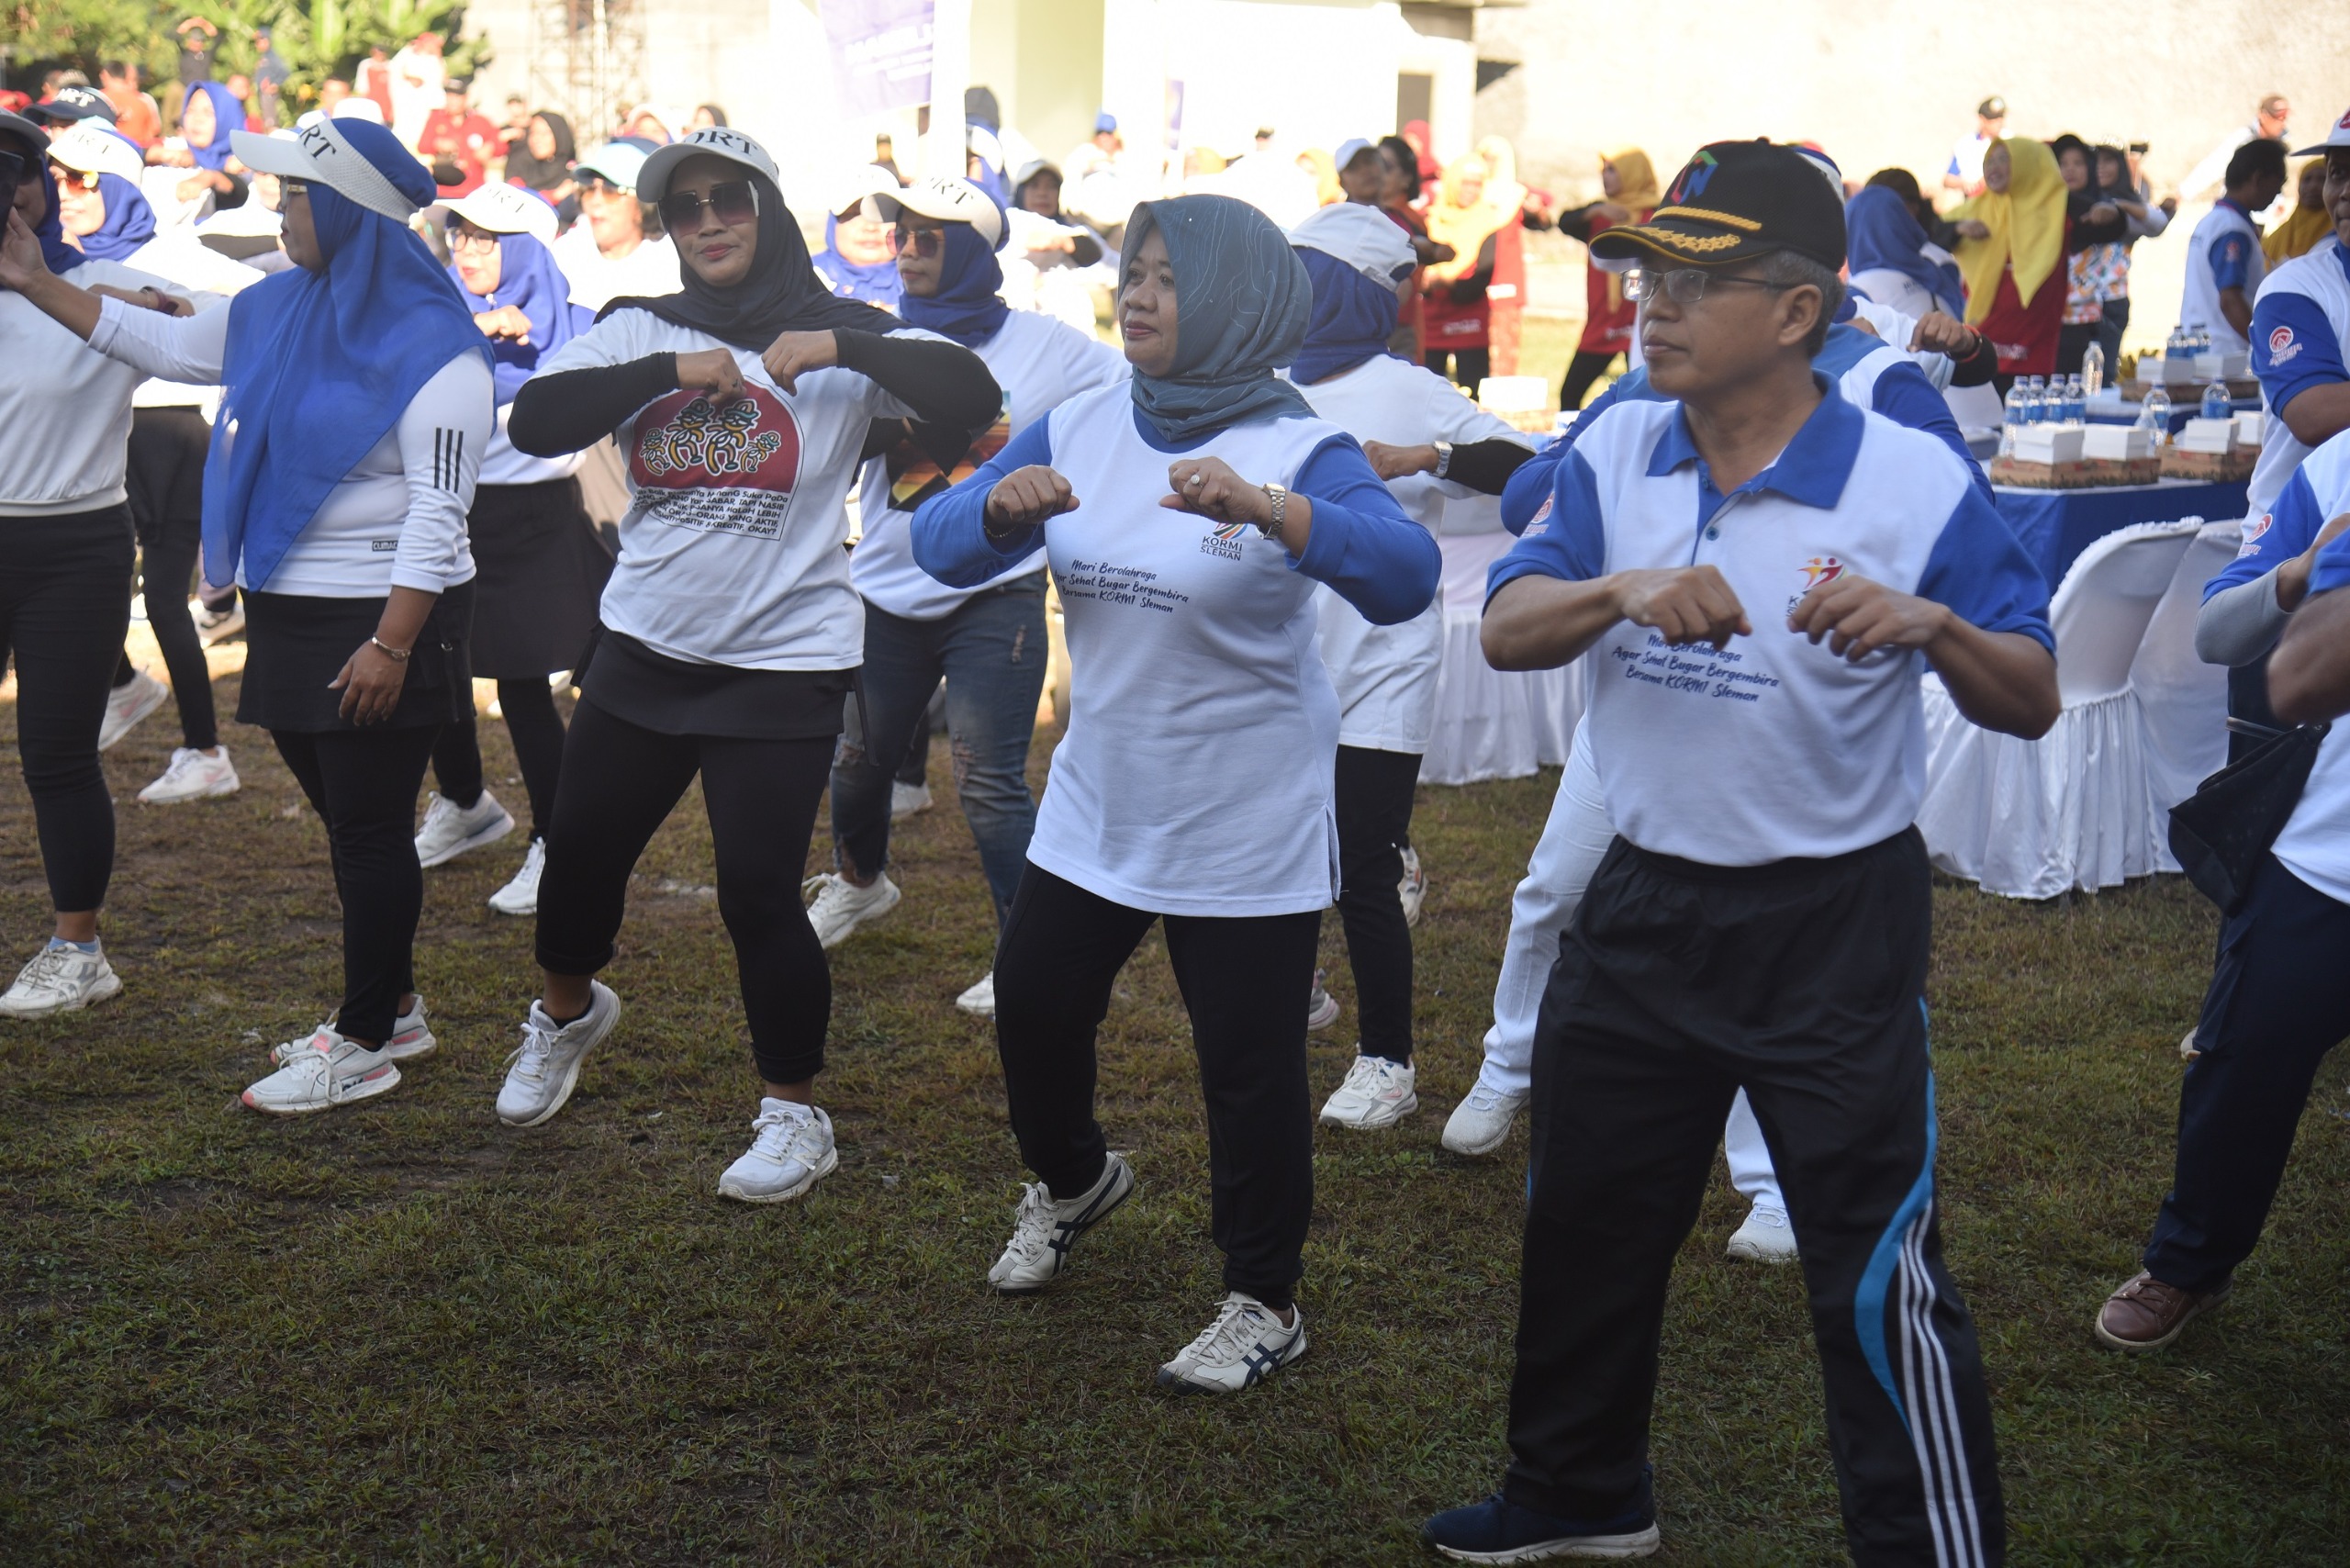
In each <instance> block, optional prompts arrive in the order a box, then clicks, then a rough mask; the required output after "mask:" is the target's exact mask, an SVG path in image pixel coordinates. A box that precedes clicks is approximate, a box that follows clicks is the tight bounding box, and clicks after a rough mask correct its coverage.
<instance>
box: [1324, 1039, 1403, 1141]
mask: <svg viewBox="0 0 2350 1568" xmlns="http://www.w3.org/2000/svg"><path fill="white" fill-rule="evenodd" d="M1418 1077H1419V1075H1418V1074H1417V1073H1416V1072H1415V1071H1414V1070H1412V1069H1410V1068H1408V1067H1405V1066H1404V1065H1403V1064H1402V1063H1400V1062H1393V1061H1390V1060H1388V1059H1387V1058H1385V1057H1373V1056H1360V1055H1359V1056H1357V1057H1356V1058H1355V1059H1354V1065H1353V1066H1351V1067H1349V1068H1348V1069H1347V1079H1346V1081H1345V1082H1343V1083H1341V1084H1339V1085H1338V1087H1337V1088H1336V1089H1334V1090H1332V1091H1331V1092H1330V1098H1329V1099H1327V1100H1326V1101H1324V1102H1323V1103H1322V1119H1323V1120H1324V1121H1326V1122H1327V1123H1329V1124H1330V1125H1331V1126H1334V1127H1353V1128H1355V1129H1356V1130H1357V1131H1359V1132H1371V1131H1374V1130H1376V1129H1377V1128H1380V1127H1392V1126H1394V1125H1395V1124H1396V1123H1398V1122H1400V1121H1402V1120H1403V1119H1404V1117H1406V1116H1408V1115H1410V1114H1412V1113H1413V1112H1415V1111H1416V1110H1418V1109H1419V1108H1420V1097H1419V1096H1418V1095H1417V1094H1415V1093H1413V1092H1412V1086H1413V1084H1414V1083H1415V1082H1416V1081H1418Z"/></svg>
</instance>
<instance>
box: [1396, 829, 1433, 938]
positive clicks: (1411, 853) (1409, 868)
mask: <svg viewBox="0 0 2350 1568" xmlns="http://www.w3.org/2000/svg"><path fill="white" fill-rule="evenodd" d="M1395 896H1396V897H1398V898H1400V899H1402V900H1403V901H1404V925H1405V926H1406V927H1410V926H1415V925H1417V924H1419V923H1420V903H1421V901H1422V900H1424V899H1426V898H1427V896H1428V876H1427V872H1425V871H1423V870H1421V869H1420V852H1419V851H1418V850H1416V849H1414V848H1413V847H1412V846H1410V845H1408V844H1407V845H1405V846H1404V879H1403V880H1402V881H1400V882H1398V883H1396V884H1395Z"/></svg>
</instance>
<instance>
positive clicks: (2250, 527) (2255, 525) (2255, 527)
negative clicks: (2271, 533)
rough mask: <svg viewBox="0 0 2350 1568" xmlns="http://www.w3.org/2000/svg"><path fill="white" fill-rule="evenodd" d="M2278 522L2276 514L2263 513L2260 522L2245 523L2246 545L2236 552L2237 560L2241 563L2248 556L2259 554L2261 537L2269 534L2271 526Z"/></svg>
mask: <svg viewBox="0 0 2350 1568" xmlns="http://www.w3.org/2000/svg"><path fill="white" fill-rule="evenodd" d="M2275 521H2277V518H2276V515H2275V514H2274V513H2272V512H2263V513H2261V515H2260V521H2258V522H2247V523H2245V524H2244V545H2243V547H2242V548H2241V549H2239V550H2238V551H2237V552H2236V559H2237V560H2239V561H2241V560H2243V559H2244V557H2245V556H2246V555H2257V554H2260V536H2261V535H2262V534H2264V533H2266V532H2268V528H2269V525H2270V524H2271V523H2273V522H2275Z"/></svg>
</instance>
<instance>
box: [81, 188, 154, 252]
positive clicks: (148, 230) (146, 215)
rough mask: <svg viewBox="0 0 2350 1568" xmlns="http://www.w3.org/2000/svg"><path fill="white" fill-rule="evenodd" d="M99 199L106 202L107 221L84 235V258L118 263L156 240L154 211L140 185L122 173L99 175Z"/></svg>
mask: <svg viewBox="0 0 2350 1568" xmlns="http://www.w3.org/2000/svg"><path fill="white" fill-rule="evenodd" d="M98 198H99V199H100V200H101V201H103V202H105V203H106V220H105V221H104V222H102V223H100V224H99V225H98V226H97V227H96V228H95V229H94V230H91V231H90V232H89V233H87V234H84V235H83V236H82V253H83V254H84V255H85V256H89V257H91V258H93V259H94V260H96V261H101V262H118V261H120V260H122V259H123V257H125V256H128V255H129V254H130V253H131V252H134V251H136V250H138V249H139V247H140V246H141V245H144V244H145V243H147V241H150V240H152V239H153V238H154V237H155V209H154V208H153V207H150V206H148V205H147V198H146V196H143V195H142V194H140V189H139V187H138V186H137V185H132V184H131V183H130V182H129V180H126V179H124V178H123V177H122V176H121V175H120V174H100V175H99V176H98Z"/></svg>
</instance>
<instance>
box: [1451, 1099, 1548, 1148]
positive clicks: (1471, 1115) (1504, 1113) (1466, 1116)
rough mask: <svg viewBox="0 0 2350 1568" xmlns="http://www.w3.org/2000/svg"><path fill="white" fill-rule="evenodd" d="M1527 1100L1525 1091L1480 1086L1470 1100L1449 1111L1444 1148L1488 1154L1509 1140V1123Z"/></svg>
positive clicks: (1513, 1120)
mask: <svg viewBox="0 0 2350 1568" xmlns="http://www.w3.org/2000/svg"><path fill="white" fill-rule="evenodd" d="M1526 1101H1527V1096H1526V1094H1525V1093H1524V1092H1518V1093H1505V1092H1503V1091H1501V1090H1499V1089H1492V1088H1488V1087H1487V1086H1486V1085H1485V1084H1483V1083H1482V1082H1481V1083H1479V1084H1478V1085H1477V1086H1476V1087H1475V1088H1474V1089H1472V1090H1471V1091H1469V1098H1467V1099H1466V1100H1463V1101H1462V1102H1460V1104H1458V1105H1455V1106H1454V1107H1453V1108H1452V1114H1451V1116H1450V1117H1449V1118H1448V1119H1447V1120H1446V1122H1445V1124H1444V1147H1445V1148H1449V1149H1450V1150H1452V1152H1453V1153H1455V1154H1466V1155H1469V1156H1472V1157H1475V1156H1478V1155H1484V1154H1491V1153H1493V1152H1494V1150H1495V1149H1497V1148H1501V1146H1502V1145H1503V1144H1505V1143H1507V1142H1508V1141H1509V1128H1510V1124H1511V1123H1512V1122H1515V1121H1516V1120H1517V1113H1518V1112H1519V1110H1521V1109H1522V1108H1523V1107H1524V1106H1525V1104H1526Z"/></svg>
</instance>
